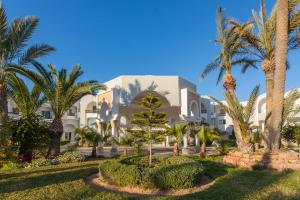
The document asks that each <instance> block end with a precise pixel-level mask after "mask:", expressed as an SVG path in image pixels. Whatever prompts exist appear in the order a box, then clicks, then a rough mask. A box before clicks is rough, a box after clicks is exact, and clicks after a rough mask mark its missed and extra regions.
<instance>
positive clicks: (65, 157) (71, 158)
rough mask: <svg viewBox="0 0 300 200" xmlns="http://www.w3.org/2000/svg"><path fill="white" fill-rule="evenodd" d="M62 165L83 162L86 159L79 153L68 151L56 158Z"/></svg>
mask: <svg viewBox="0 0 300 200" xmlns="http://www.w3.org/2000/svg"><path fill="white" fill-rule="evenodd" d="M56 159H57V160H58V161H59V162H60V163H72V162H82V161H84V160H85V157H84V156H83V155H81V153H80V152H78V151H66V152H65V153H63V154H61V155H59V156H57V158H56Z"/></svg>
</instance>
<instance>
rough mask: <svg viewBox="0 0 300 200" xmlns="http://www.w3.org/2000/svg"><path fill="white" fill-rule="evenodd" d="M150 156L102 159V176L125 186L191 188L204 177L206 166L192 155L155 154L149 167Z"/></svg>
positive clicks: (100, 167)
mask: <svg viewBox="0 0 300 200" xmlns="http://www.w3.org/2000/svg"><path fill="white" fill-rule="evenodd" d="M148 159H149V158H148V157H146V156H133V157H128V158H124V159H119V160H110V161H105V162H102V163H101V164H100V166H99V171H100V175H101V176H102V178H104V179H106V178H108V179H109V180H110V181H111V182H112V183H114V184H117V185H122V186H141V187H144V188H160V189H170V188H174V189H177V188H190V187H193V186H195V185H197V184H198V183H199V182H200V180H201V175H202V171H203V169H202V166H201V164H200V163H198V162H196V161H194V160H193V159H191V158H188V157H178V156H171V157H153V161H154V162H153V165H152V167H149V166H148V165H147V164H148V161H149V160H148Z"/></svg>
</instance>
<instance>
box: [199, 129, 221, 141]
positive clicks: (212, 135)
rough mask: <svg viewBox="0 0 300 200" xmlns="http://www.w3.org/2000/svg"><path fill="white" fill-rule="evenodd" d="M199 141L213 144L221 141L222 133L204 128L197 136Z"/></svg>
mask: <svg viewBox="0 0 300 200" xmlns="http://www.w3.org/2000/svg"><path fill="white" fill-rule="evenodd" d="M197 136H198V138H199V140H200V141H201V142H204V143H211V142H213V141H214V140H221V133H220V131H218V130H217V129H215V128H210V127H205V126H202V127H201V128H200V131H199V132H198V134H197Z"/></svg>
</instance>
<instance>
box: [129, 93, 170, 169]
mask: <svg viewBox="0 0 300 200" xmlns="http://www.w3.org/2000/svg"><path fill="white" fill-rule="evenodd" d="M140 105H141V107H142V108H143V109H144V110H145V111H143V112H139V113H134V114H133V115H132V116H133V119H132V120H131V123H132V124H135V125H137V126H139V127H140V128H141V129H142V130H143V131H145V133H146V134H143V137H144V138H145V140H146V141H147V143H148V145H149V166H151V164H152V143H153V142H154V141H155V140H156V139H158V138H160V134H157V133H155V132H154V130H153V128H159V127H160V128H161V127H163V128H164V126H165V124H166V123H167V122H168V121H167V120H166V114H165V113H163V112H157V110H158V109H159V108H160V107H161V105H162V103H161V101H160V99H159V98H158V97H157V96H156V95H155V94H154V93H153V92H149V93H148V94H147V95H146V96H145V97H144V98H142V101H141V102H140Z"/></svg>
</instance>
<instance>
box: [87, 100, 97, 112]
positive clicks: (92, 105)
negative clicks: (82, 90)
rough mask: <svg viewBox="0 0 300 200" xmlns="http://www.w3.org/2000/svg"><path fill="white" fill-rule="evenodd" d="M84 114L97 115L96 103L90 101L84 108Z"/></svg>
mask: <svg viewBox="0 0 300 200" xmlns="http://www.w3.org/2000/svg"><path fill="white" fill-rule="evenodd" d="M85 112H86V113H97V103H96V101H91V102H90V103H88V104H87V105H86V107H85Z"/></svg>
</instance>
